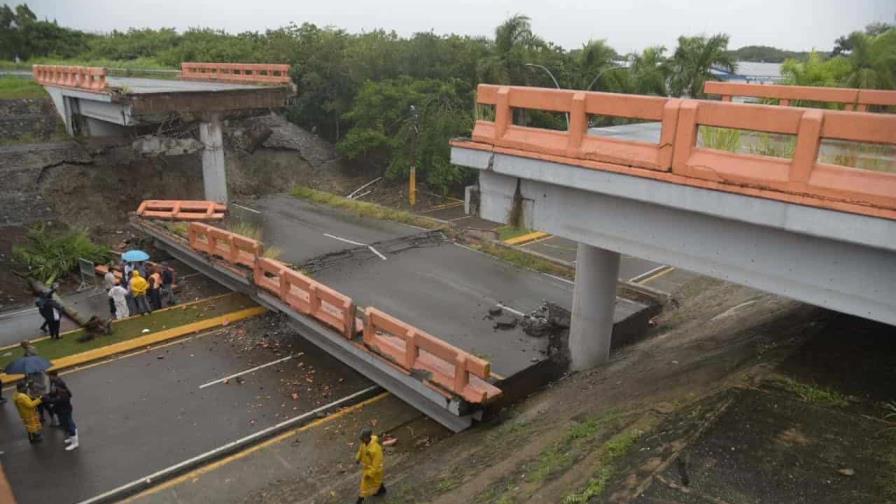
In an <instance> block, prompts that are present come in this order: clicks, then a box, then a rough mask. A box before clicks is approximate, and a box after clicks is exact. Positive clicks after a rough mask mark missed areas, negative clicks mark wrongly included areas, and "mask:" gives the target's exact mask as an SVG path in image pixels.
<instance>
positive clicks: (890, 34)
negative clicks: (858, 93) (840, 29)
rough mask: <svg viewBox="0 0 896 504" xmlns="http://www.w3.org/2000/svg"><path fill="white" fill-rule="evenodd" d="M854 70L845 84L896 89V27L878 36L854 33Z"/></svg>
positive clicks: (850, 53) (847, 77)
mask: <svg viewBox="0 0 896 504" xmlns="http://www.w3.org/2000/svg"><path fill="white" fill-rule="evenodd" d="M849 42H850V46H851V47H852V50H851V51H850V52H849V56H848V60H849V63H850V64H851V67H852V69H851V71H850V72H849V74H848V75H847V76H846V78H845V80H844V82H843V84H845V85H846V87H851V88H863V89H893V88H894V87H896V29H894V28H890V29H888V30H886V31H884V32H883V33H880V34H878V35H866V34H864V33H861V32H854V33H853V34H852V35H850V36H849Z"/></svg>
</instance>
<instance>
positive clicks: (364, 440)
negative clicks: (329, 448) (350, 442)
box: [355, 429, 386, 503]
mask: <svg viewBox="0 0 896 504" xmlns="http://www.w3.org/2000/svg"><path fill="white" fill-rule="evenodd" d="M355 461H356V462H357V463H359V464H361V468H362V471H361V489H360V491H359V492H358V500H357V502H358V503H360V502H364V497H370V496H371V495H382V494H384V493H386V486H385V485H383V447H382V445H380V439H379V437H377V436H374V435H373V432H372V431H371V430H370V429H364V430H362V431H361V446H359V447H358V454H357V455H356V456H355Z"/></svg>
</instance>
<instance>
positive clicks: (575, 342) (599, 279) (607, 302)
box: [569, 243, 619, 371]
mask: <svg viewBox="0 0 896 504" xmlns="http://www.w3.org/2000/svg"><path fill="white" fill-rule="evenodd" d="M618 277H619V253H618V252H612V251H610V250H604V249H600V248H597V247H592V246H590V245H586V244H584V243H579V247H578V250H577V251H576V283H575V287H574V289H573V295H572V320H571V323H570V328H569V353H570V367H571V368H572V369H573V370H576V371H581V370H584V369H589V368H592V367H594V366H597V365H598V364H602V363H604V362H607V360H608V359H609V358H610V342H611V339H612V335H613V310H614V308H615V306H616V281H617V278H618Z"/></svg>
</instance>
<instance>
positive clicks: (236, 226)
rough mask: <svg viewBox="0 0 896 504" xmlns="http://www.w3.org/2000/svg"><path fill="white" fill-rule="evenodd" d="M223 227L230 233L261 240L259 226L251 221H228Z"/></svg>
mask: <svg viewBox="0 0 896 504" xmlns="http://www.w3.org/2000/svg"><path fill="white" fill-rule="evenodd" d="M224 227H226V228H227V230H228V231H230V232H231V233H236V234H238V235H240V236H244V237H246V238H251V239H253V240H255V241H261V228H260V227H259V226H257V225H255V224H253V223H251V222H246V221H242V220H234V221H228V222H227V224H225V226H224Z"/></svg>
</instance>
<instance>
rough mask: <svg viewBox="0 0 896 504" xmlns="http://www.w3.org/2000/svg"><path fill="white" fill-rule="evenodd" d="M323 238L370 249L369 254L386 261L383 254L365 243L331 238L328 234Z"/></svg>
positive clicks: (335, 237) (338, 237)
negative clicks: (371, 253)
mask: <svg viewBox="0 0 896 504" xmlns="http://www.w3.org/2000/svg"><path fill="white" fill-rule="evenodd" d="M324 236H326V237H327V238H332V239H334V240H339V241H341V242H345V243H350V244H352V245H357V246H359V247H367V248H368V249H370V251H371V252H373V253H374V254H376V256H377V257H379V258H380V259H382V260H384V261H385V260H387V259H386V256H384V255H383V254H381V253H380V251H379V250H377V249H375V248H373V246H371V245H368V244H366V243H361V242H356V241H354V240H349V239H348V238H342V237H341V236H333V235H331V234H329V233H324Z"/></svg>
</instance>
